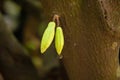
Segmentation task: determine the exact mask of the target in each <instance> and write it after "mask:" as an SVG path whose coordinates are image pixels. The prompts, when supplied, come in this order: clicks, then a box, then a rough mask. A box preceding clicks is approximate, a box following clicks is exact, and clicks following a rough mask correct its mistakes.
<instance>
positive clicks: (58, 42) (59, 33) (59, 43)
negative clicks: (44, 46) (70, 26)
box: [55, 27, 64, 55]
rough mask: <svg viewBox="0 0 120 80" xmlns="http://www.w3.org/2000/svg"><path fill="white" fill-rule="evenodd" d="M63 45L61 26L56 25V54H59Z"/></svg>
mask: <svg viewBox="0 0 120 80" xmlns="http://www.w3.org/2000/svg"><path fill="white" fill-rule="evenodd" d="M63 46H64V35H63V30H62V28H61V27H57V29H56V34H55V48H56V51H57V53H58V55H60V54H61V52H62V49H63Z"/></svg>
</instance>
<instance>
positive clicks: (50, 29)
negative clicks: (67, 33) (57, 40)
mask: <svg viewBox="0 0 120 80" xmlns="http://www.w3.org/2000/svg"><path fill="white" fill-rule="evenodd" d="M54 34H55V22H49V24H48V26H47V28H46V30H45V32H44V33H43V37H42V40H41V53H44V52H45V51H46V50H47V48H48V47H49V46H50V44H51V43H52V41H53V38H54Z"/></svg>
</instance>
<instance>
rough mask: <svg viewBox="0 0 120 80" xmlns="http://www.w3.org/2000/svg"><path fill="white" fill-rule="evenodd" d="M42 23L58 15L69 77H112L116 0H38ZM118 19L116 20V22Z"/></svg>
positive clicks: (119, 2) (119, 6)
mask: <svg viewBox="0 0 120 80" xmlns="http://www.w3.org/2000/svg"><path fill="white" fill-rule="evenodd" d="M40 1H41V3H42V6H43V11H44V13H43V14H44V16H45V19H46V21H45V22H46V23H47V22H48V21H50V20H51V17H53V16H54V15H55V14H57V15H59V16H60V24H61V26H62V28H63V31H64V36H65V46H64V49H63V52H62V55H63V59H62V61H63V63H64V66H65V68H66V70H67V74H68V77H69V79H70V80H116V79H117V77H116V71H117V67H118V64H119V63H118V51H119V46H118V45H119V39H118V38H119V26H120V0H50V1H49V0H40ZM118 22H119V23H118Z"/></svg>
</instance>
